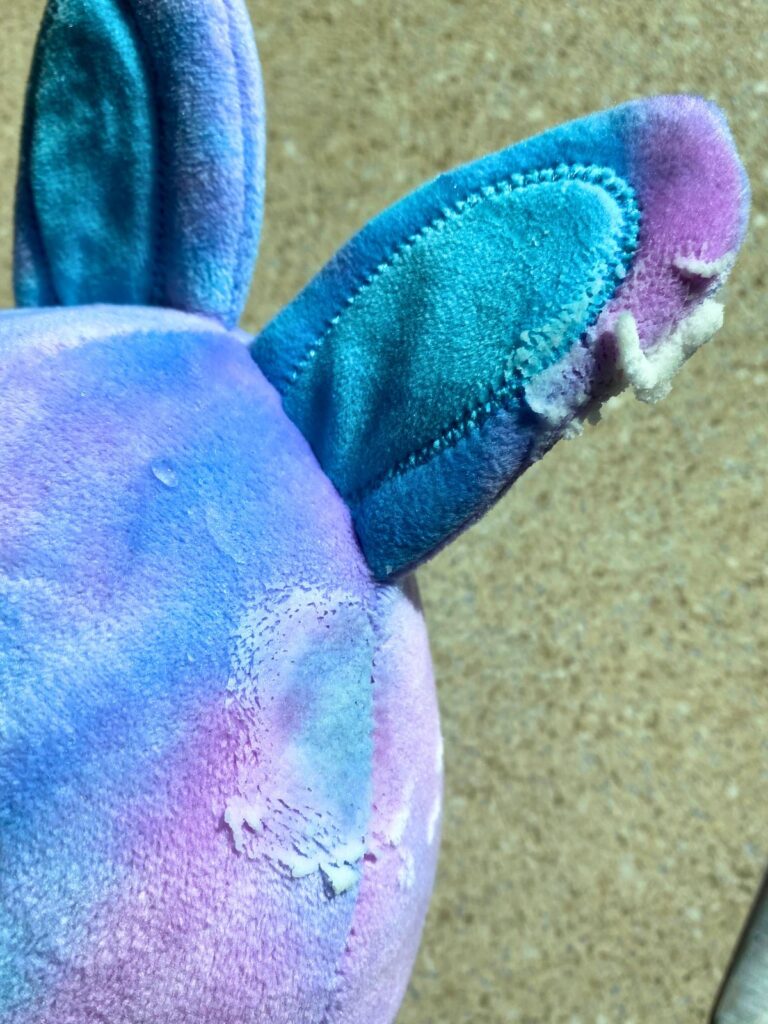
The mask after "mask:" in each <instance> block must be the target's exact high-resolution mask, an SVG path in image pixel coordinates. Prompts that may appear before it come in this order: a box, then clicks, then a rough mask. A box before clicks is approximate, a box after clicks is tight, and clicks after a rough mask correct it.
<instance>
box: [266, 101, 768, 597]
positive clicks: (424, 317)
mask: <svg viewBox="0 0 768 1024" xmlns="http://www.w3.org/2000/svg"><path fill="white" fill-rule="evenodd" d="M747 205H748V188H747V185H746V178H745V176H744V172H743V168H742V167H741V165H740V163H739V161H738V158H737V157H736V155H735V151H734V149H733V145H732V141H731V139H730V136H729V135H728V133H727V128H725V125H724V121H723V119H722V116H721V115H720V114H719V112H716V111H715V110H713V108H711V107H710V106H709V105H708V104H705V103H704V102H703V101H701V100H698V99H695V98H692V97H661V98H658V99H655V100H647V101H639V102H635V103H629V104H625V105H624V106H623V107H619V108H616V109H615V110H613V111H608V112H606V113H604V114H598V115H592V116H591V117H588V118H584V119H582V120H581V121H577V122H573V123H571V124H569V125H564V126H562V127H561V128H558V129H555V130H553V131H552V132H548V133H546V134H545V135H543V136H539V137H538V138H535V139H531V140H529V141H528V142H525V143H521V144H520V145H518V146H514V147H511V148H510V149H508V150H504V151H503V152H501V153H498V154H495V155H493V156H491V157H487V158H485V159H484V160H480V161H477V162H476V163H474V164H470V165H467V166H466V167H463V168H458V169H457V170H456V171H453V172H451V173H449V174H446V175H442V176H441V177H440V178H437V179H436V180H435V181H434V182H432V183H430V184H428V185H426V186H424V187H423V188H422V189H420V190H418V191H417V192H416V193H414V194H413V195H411V196H409V197H407V198H406V199H404V200H402V201H401V202H400V203H399V204H397V205H396V206H394V207H392V208H391V209H390V210H387V211H385V212H384V213H383V214H381V215H380V216H379V217H377V218H376V219H375V220H374V221H372V222H371V224H369V225H368V226H367V227H365V228H364V229H363V230H362V231H361V232H360V233H359V235H357V236H355V238H353V239H352V240H351V241H350V242H349V243H348V244H347V245H346V246H345V247H344V248H343V249H342V250H341V252H340V253H339V254H338V255H337V256H336V257H335V258H334V259H333V260H332V261H331V263H330V264H329V265H328V266H327V267H326V268H325V270H323V271H321V273H320V274H319V275H318V276H317V277H316V278H315V279H314V281H312V282H311V283H310V284H309V285H308V286H307V287H306V288H305V290H304V291H303V292H302V293H301V294H300V295H299V296H298V298H297V299H296V300H294V302H293V303H291V304H290V305H289V306H288V307H286V309H285V310H284V311H283V312H282V313H281V314H279V315H278V317H276V319H275V320H274V321H272V323H271V324H270V325H268V326H267V328H266V329H265V331H264V332H263V334H262V335H261V336H260V337H259V338H257V339H256V340H255V342H254V344H253V353H254V356H255V358H256V359H257V361H258V362H259V364H260V365H261V367H262V369H263V370H264V372H265V374H266V375H267V377H268V378H269V379H270V380H271V381H272V383H273V384H274V385H275V386H276V387H277V388H278V390H279V391H280V392H281V394H282V396H283V404H284V407H285V410H286V412H287V413H288V415H289V416H290V417H291V418H292V419H293V420H294V422H295V423H296V424H297V425H298V427H299V429H300V430H301V431H302V432H303V433H304V435H305V436H306V437H307V439H308V440H309V442H310V444H311V445H312V448H313V450H314V452H315V454H316V455H317V458H318V460H319V462H320V464H321V466H322V467H323V468H324V470H325V471H326V473H327V474H328V475H329V476H330V478H331V480H332V481H333V482H334V484H335V485H336V487H337V489H338V490H339V492H340V493H341V494H342V496H343V497H345V499H346V500H347V503H348V504H349V507H350V509H351V512H352V517H353V521H354V524H355V528H356V531H357V535H358V538H359V540H360V543H361V546H362V549H363V551H364V553H365V556H366V558H367V560H368V564H369V566H370V568H371V571H372V573H373V575H374V576H375V577H376V578H378V579H381V580H384V579H390V578H393V577H396V576H398V575H400V574H402V573H404V572H406V571H408V570H410V569H412V568H414V567H415V566H416V565H418V564H419V563H420V562H422V561H423V560H424V559H425V558H427V557H429V556H430V555H431V554H433V553H434V552H435V551H437V550H439V548H440V547H442V546H443V545H444V544H445V543H447V542H448V541H449V540H450V539H451V538H452V537H454V536H455V535H456V534H457V533H458V532H459V531H460V530H462V529H464V528H465V527H466V526H467V525H469V524H470V523H472V522H473V521H475V520H476V519H477V518H478V517H479V516H480V515H482V514H483V513H484V512H485V511H486V510H487V509H488V508H489V507H490V506H491V505H492V504H493V503H494V502H495V501H496V500H497V499H498V498H499V497H500V496H501V495H502V494H503V493H504V492H505V491H506V490H507V489H508V487H509V486H510V485H511V483H512V482H513V481H514V480H515V479H516V477H517V476H519V474H520V473H521V472H523V470H524V469H525V468H527V466H529V465H530V464H531V463H532V462H533V461H534V460H535V459H537V458H539V457H541V455H542V454H543V453H544V452H545V451H547V450H548V448H549V447H551V446H552V445H553V444H554V443H555V441H556V440H557V439H558V438H560V437H562V436H564V435H569V434H572V433H574V432H576V431H577V428H578V424H579V422H580V419H581V418H582V417H583V416H585V415H587V414H588V413H589V414H594V411H595V408H596V407H597V406H599V403H600V402H601V401H602V400H603V399H605V398H606V397H608V396H609V395H611V394H614V393H616V391H618V390H620V389H621V387H623V386H624V385H625V384H628V383H631V384H632V385H633V386H634V387H635V390H636V392H637V393H638V395H639V396H640V397H647V398H650V399H653V398H654V397H656V396H658V395H660V394H662V393H663V392H664V390H665V387H656V386H654V387H653V388H650V389H649V388H647V387H645V386H644V384H643V382H644V381H646V378H648V380H650V376H653V378H654V380H656V378H657V377H658V376H659V375H660V374H661V375H665V374H667V371H669V373H670V374H671V372H674V370H675V369H677V367H678V366H679V365H680V364H681V363H682V362H683V360H684V359H685V358H687V356H688V355H690V354H691V352H692V351H693V350H694V349H695V348H696V347H697V345H698V344H700V343H701V342H702V341H703V340H706V336H708V335H709V333H711V330H712V329H714V328H716V326H717V324H718V322H719V319H718V317H717V316H714V314H711V312H710V308H709V306H707V308H706V309H703V306H704V305H705V304H707V303H712V302H713V301H714V300H713V299H712V298H711V296H712V294H714V291H715V290H716V289H717V287H718V286H719V285H720V284H721V283H722V281H723V280H724V277H725V274H726V273H727V270H729V269H730V266H731V265H732V263H733V258H732V257H733V253H734V251H735V249H736V247H737V246H738V245H739V243H740V240H741V238H742V236H743V233H744V228H745V223H746V209H747ZM691 266H695V267H697V268H699V269H700V268H701V267H705V268H714V270H713V272H712V275H711V278H709V279H707V281H706V282H705V283H704V286H703V287H701V288H698V287H697V288H694V287H693V286H692V284H691V278H690V273H689V272H685V273H684V272H682V271H681V267H682V268H683V271H685V270H686V268H690V267H691ZM698 276H699V277H700V276H701V274H700V273H699V275H698ZM622 314H623V318H621V315H622ZM627 316H631V317H632V319H633V324H634V328H635V330H634V333H632V332H631V331H628V328H627V320H626V317H627ZM617 320H620V326H619V330H618V334H617V331H616V328H615V325H616V323H617ZM627 339H629V340H630V341H633V340H634V343H635V345H634V348H633V349H632V351H631V352H629V349H628V345H629V342H628V341H627ZM646 350H647V351H646ZM641 352H642V353H645V354H643V355H642V356H641V355H640V353H641ZM660 352H663V353H667V354H666V355H663V356H661V357H659V353H660ZM641 358H649V359H651V360H652V362H653V366H652V367H651V368H649V373H648V374H644V373H643V372H641V371H642V369H643V367H639V364H638V359H641ZM628 367H629V369H630V370H631V373H629V374H627V372H625V371H627V368H628ZM651 369H652V370H653V373H652V374H651V373H650V370H651ZM638 374H639V376H638ZM646 383H647V381H646ZM657 383H658V382H657Z"/></svg>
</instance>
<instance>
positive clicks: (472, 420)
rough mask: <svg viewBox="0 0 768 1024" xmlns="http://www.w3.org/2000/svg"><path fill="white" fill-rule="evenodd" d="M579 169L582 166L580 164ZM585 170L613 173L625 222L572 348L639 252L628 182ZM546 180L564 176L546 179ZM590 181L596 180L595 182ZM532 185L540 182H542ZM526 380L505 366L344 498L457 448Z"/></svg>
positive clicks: (360, 496)
mask: <svg viewBox="0 0 768 1024" xmlns="http://www.w3.org/2000/svg"><path fill="white" fill-rule="evenodd" d="M577 167H578V165H577ZM574 169H576V168H574ZM578 169H579V170H580V169H581V168H580V167H578ZM586 170H599V171H601V172H603V173H605V174H606V175H608V176H610V178H611V179H612V182H611V188H606V189H605V190H606V191H607V192H609V194H611V195H613V196H614V198H615V199H616V201H617V202H618V204H619V206H620V207H621V209H622V211H623V212H624V214H625V224H624V227H623V230H622V232H621V235H620V236H619V241H620V250H619V256H618V258H617V260H616V265H615V267H614V268H613V272H612V275H611V279H610V280H609V281H608V282H606V284H605V285H604V286H603V288H602V289H601V290H600V292H599V293H598V295H597V296H595V298H594V299H593V300H592V302H591V303H590V306H589V312H588V314H587V326H586V328H585V330H584V331H583V332H582V333H581V335H580V336H579V338H578V339H576V340H575V341H574V342H573V344H572V346H571V347H572V348H573V347H574V346H575V345H577V344H582V345H584V343H585V340H586V335H587V333H588V331H589V330H590V328H591V327H593V326H594V324H595V322H596V321H597V318H598V317H599V315H600V313H601V311H602V308H603V306H604V304H605V302H607V301H608V298H609V296H610V294H611V292H612V290H613V287H614V285H615V282H616V281H617V280H621V276H620V275H619V273H617V272H618V271H619V268H625V266H626V263H627V262H628V261H629V260H630V259H631V258H632V257H633V256H634V254H635V252H636V251H637V244H638V234H639V224H640V210H639V208H638V206H637V203H636V201H635V198H634V194H633V191H632V189H631V188H630V186H629V185H628V183H627V182H626V181H624V179H623V178H620V177H618V175H615V174H614V173H613V172H612V171H609V170H606V169H602V168H586ZM544 173H547V172H544ZM545 180H547V181H549V180H562V179H549V178H547V179H545ZM591 183H594V181H592V182H591ZM531 184H540V182H535V183H531ZM598 184H600V185H601V186H602V187H605V186H604V185H603V183H602V182H598ZM494 187H496V186H494ZM625 204H626V205H625ZM525 383H526V381H525V379H524V378H523V375H522V371H521V370H520V368H519V367H517V366H515V367H513V368H512V372H511V374H510V372H509V371H508V370H506V369H505V370H504V371H503V372H502V376H501V383H500V385H498V386H496V387H494V386H490V387H489V389H488V397H487V398H485V399H480V400H479V401H477V402H475V404H474V405H472V406H469V407H465V408H464V410H463V411H462V412H461V413H460V414H459V415H458V416H457V417H456V418H455V419H454V420H453V421H452V422H451V423H450V424H449V426H448V427H446V428H445V429H444V430H442V431H441V432H440V433H439V434H438V435H437V437H436V438H435V439H434V440H432V441H429V442H427V443H426V444H425V445H422V446H421V447H420V448H417V449H416V450H415V451H412V452H410V453H409V454H408V455H405V456H404V457H403V458H401V459H398V461H397V462H396V463H394V465H392V466H390V467H389V468H388V469H386V470H383V471H382V472H381V473H379V474H378V475H377V476H375V477H373V479H372V480H369V481H368V482H367V483H365V484H363V485H361V486H360V487H358V488H356V489H355V490H353V491H350V492H347V493H345V494H343V495H342V497H343V498H344V500H345V501H347V502H349V504H352V505H354V504H360V503H361V502H362V501H363V500H364V499H365V498H366V497H367V496H368V495H370V494H371V493H372V492H373V491H375V490H377V489H378V488H380V487H381V486H382V485H383V484H384V483H386V482H387V481H388V480H392V479H394V478H395V477H397V476H402V475H403V474H404V473H405V472H407V471H408V470H409V469H414V468H416V467H417V466H422V465H424V464H426V463H427V462H429V461H430V460H431V459H433V458H434V457H436V456H437V455H440V454H441V453H442V452H444V451H446V450H447V449H449V448H453V447H455V446H456V445H457V444H458V443H459V441H461V440H462V438H464V437H467V436H469V434H470V433H472V431H473V430H479V429H480V428H481V427H483V426H484V424H485V423H486V422H487V421H488V420H489V419H491V418H492V417H493V416H494V415H495V414H496V413H497V412H499V411H500V410H502V409H507V410H508V409H509V408H511V406H512V405H513V403H514V401H515V399H520V398H522V397H523V396H524V393H525Z"/></svg>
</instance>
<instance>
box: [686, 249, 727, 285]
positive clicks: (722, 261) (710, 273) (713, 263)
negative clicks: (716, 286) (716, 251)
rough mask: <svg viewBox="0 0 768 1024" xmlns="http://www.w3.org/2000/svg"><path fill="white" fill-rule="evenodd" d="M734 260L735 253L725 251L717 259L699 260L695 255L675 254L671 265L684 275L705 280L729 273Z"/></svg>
mask: <svg viewBox="0 0 768 1024" xmlns="http://www.w3.org/2000/svg"><path fill="white" fill-rule="evenodd" d="M735 260H736V253H734V252H727V253H726V254H725V255H724V256H721V257H720V258H719V259H717V260H700V259H696V257H695V256H676V257H675V258H674V259H673V260H672V266H673V267H674V268H675V270H679V271H680V273H681V274H682V275H683V276H684V277H700V278H704V279H705V280H707V281H710V280H714V279H715V278H716V277H723V276H724V275H725V274H727V273H729V272H730V270H731V267H732V266H733V264H734V262H735Z"/></svg>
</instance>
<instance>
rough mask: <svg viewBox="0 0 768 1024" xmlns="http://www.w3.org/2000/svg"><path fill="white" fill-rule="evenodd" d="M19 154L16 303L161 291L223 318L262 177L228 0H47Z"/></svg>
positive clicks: (254, 118)
mask: <svg viewBox="0 0 768 1024" xmlns="http://www.w3.org/2000/svg"><path fill="white" fill-rule="evenodd" d="M20 163H21V167H20V177H19V184H18V190H17V205H16V252H15V286H16V293H17V300H18V302H19V304H20V305H42V304H44V305H53V304H63V305H77V304H82V303H91V302H107V303H120V304H123V303H131V304H141V305H161V306H169V307H173V308H177V309H182V310H186V311H189V312H195V313H201V314H203V315H207V316H212V317H215V318H217V319H219V320H221V321H222V322H223V323H224V324H225V325H226V326H231V325H233V324H234V323H235V322H236V321H237V318H238V316H239V314H240V312H241V311H242V307H243V305H244V302H245V298H246V295H247V292H248V288H249V286H250V280H251V275H252V270H253V264H254V261H255V257H256V251H257V248H258V238H259V232H260V225H261V215H262V205H263V176H264V116H263V97H262V87H261V77H260V71H259V65H258V57H257V54H256V48H255V43H254V41H253V35H252V32H251V29H250V25H249V22H248V17H247V12H246V11H245V8H244V6H243V4H242V2H241V0H175V2H171V0H153V2H152V3H149V4H148V3H139V2H137V0H50V2H49V4H48V7H47V9H46V13H45V17H44V20H43V24H42V26H41V31H40V35H39V38H38V44H37V48H36V52H35V59H34V64H33V69H32V74H31V77H30V82H29V88H28V93H27V105H26V116H25V125H24V131H23V139H22V153H21V162H20Z"/></svg>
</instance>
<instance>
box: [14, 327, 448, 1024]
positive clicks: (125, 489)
mask: <svg viewBox="0 0 768 1024" xmlns="http://www.w3.org/2000/svg"><path fill="white" fill-rule="evenodd" d="M1 323H2V330H1V331H0V422H2V423H3V428H4V429H3V432H2V435H0V469H1V472H2V479H3V480H4V481H5V482H6V484H5V486H4V487H3V489H2V492H1V494H0V685H1V686H2V690H1V691H0V696H1V699H2V706H3V721H2V736H3V744H2V759H1V760H0V792H1V793H2V802H1V803H0V814H1V815H2V817H1V818H0V829H1V832H0V834H1V835H2V872H1V873H0V907H2V924H1V925H0V940H1V941H0V1020H2V1021H3V1022H9V1024H10V1022H13V1024H16V1022H19V1024H20V1022H24V1024H32V1022H41V1024H42V1022H43V1021H53V1020H55V1021H57V1022H60V1024H70V1022H71V1024H75V1022H77V1024H83V1022H86V1021H94V1022H95V1021H105V1020H109V1021H131V1022H143V1021H146V1022H150V1021H151V1022H153V1024H158V1022H160V1021H168V1022H171V1021H173V1022H175V1024H182V1022H186V1021H190V1022H192V1021H195V1022H200V1021H214V1020H215V1021H216V1022H217V1024H226V1022H233V1024H234V1022H241V1021H245V1020H249V1021H257V1020H258V1021H269V1022H270V1024H296V1022H298V1021H301V1022H307V1024H309V1022H317V1024H322V1022H326V1021H329V1020H333V1021H347V1020H349V1021H361V1022H362V1021H364V1020H365V1021H368V1022H372V1021H382V1022H384V1021H388V1020H390V1019H391V1016H392V1015H393V1013H394V1012H395V1008H396V1006H397V1004H398V1002H399V999H400V997H401V995H402V992H403V989H404V986H405V983H406V980H407V976H408V972H409V969H410V965H411V962H412V958H413V956H414V955H415V950H416V946H417V943H418V937H419V933H420V929H421V924H422V920H423V917H424V913H425V911H426V906H427V900H428V896H429V892H430V889H431V886H432V879H433V872H434V864H435V856H436V851H437V845H438V828H439V814H440V792H441V764H440V738H439V729H438V722H437V711H436V704H435V696H434V689H433V684H432V676H431V669H430V662H429V654H428V648H427V643H426V638H425V633H424V625H423V620H422V616H421V613H420V611H419V608H418V601H417V599H416V596H415V592H414V591H413V589H412V588H410V587H408V588H398V587H377V586H375V585H374V584H373V583H372V581H371V579H370V575H369V573H368V571H367V568H366V566H365V564H364V562H363V559H362V555H361V553H360V551H359V548H358V546H357V543H356V541H355V538H354V534H353V531H352V528H351V524H350V517H349V513H348V511H347V509H346V507H345V506H344V505H343V503H342V502H341V499H340V498H339V496H338V495H337V494H336V492H335V491H334V489H333V487H332V485H331V484H330V482H329V481H328V479H327V478H326V477H325V476H324V474H323V473H322V472H321V470H320V469H319V467H318V465H317V463H316V461H315V459H314V457H313V455H312V453H311V451H310V449H309V446H308V445H307V443H306V441H305V440H304V439H303V438H302V436H301V435H300V434H299V432H298V430H297V429H296V428H295V427H294V426H293V424H291V423H290V421H289V420H288V419H287V418H286V417H285V416H284V415H283V414H282V413H281V410H280V404H279V398H278V396H277V394H276V393H275V392H274V390H273V389H272V388H271V386H270V385H269V384H267V382H266V381H265V380H264V378H263V376H262V374H261V372H260V371H259V370H258V368H257V367H256V365H255V364H254V362H253V360H252V359H251V358H250V355H249V353H248V350H247V348H246V347H245V346H244V345H243V343H242V341H240V340H239V339H237V338H234V337H232V336H231V335H228V334H226V333H225V332H224V331H222V330H220V329H217V328H216V327H215V326H212V325H211V324H210V323H208V322H205V321H201V320H197V319H195V318H192V317H188V316H184V315H182V314H174V313H170V312H163V313H161V312H153V311H150V310H141V309H137V310H133V311H132V310H113V309H109V308H106V307H94V308H88V309H73V310H67V311H48V310H46V311H40V312H31V311H30V312H27V311H23V312H18V313H6V314H3V318H2V321H1Z"/></svg>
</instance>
